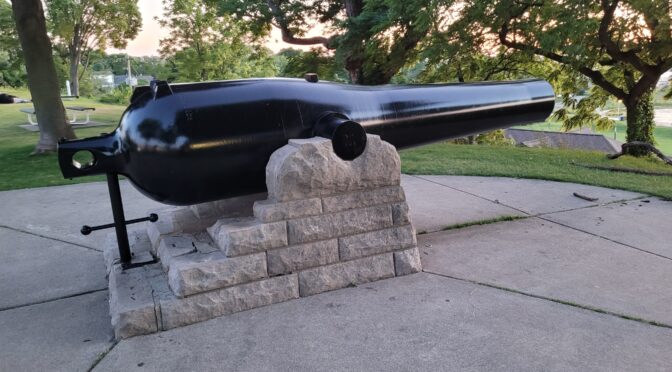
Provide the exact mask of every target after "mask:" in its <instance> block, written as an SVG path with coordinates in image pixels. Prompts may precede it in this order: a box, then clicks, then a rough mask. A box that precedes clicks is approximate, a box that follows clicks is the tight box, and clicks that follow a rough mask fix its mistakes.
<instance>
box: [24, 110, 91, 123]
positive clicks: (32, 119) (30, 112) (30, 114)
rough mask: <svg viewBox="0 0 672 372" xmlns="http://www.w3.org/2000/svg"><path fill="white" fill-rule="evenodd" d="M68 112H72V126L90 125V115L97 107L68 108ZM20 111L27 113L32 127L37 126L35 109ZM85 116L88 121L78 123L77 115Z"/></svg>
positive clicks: (70, 121)
mask: <svg viewBox="0 0 672 372" xmlns="http://www.w3.org/2000/svg"><path fill="white" fill-rule="evenodd" d="M65 109H66V110H68V111H72V119H70V120H68V122H69V123H70V124H73V125H78V124H88V123H89V121H91V119H90V115H91V112H92V111H96V109H95V107H85V106H66V107H65ZM19 111H21V112H23V113H25V114H26V115H27V116H28V122H29V123H30V124H32V125H37V118H36V117H35V109H34V108H22V109H19ZM78 113H79V114H85V115H86V120H84V121H77V114H78Z"/></svg>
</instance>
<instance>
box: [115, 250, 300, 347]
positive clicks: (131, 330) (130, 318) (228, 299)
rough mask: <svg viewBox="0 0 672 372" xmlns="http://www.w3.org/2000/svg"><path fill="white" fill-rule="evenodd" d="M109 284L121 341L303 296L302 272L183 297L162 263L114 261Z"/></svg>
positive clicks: (117, 333)
mask: <svg viewBox="0 0 672 372" xmlns="http://www.w3.org/2000/svg"><path fill="white" fill-rule="evenodd" d="M220 254H221V253H220ZM109 288H110V315H111V317H112V325H113V328H114V333H115V337H116V338H117V339H122V338H127V337H132V336H137V335H141V334H147V333H153V332H157V331H165V330H168V329H171V328H175V327H180V326H185V325H189V324H193V323H197V322H202V321H205V320H208V319H212V318H215V317H218V316H222V315H227V314H232V313H236V312H239V311H244V310H249V309H253V308H256V307H260V306H266V305H271V304H274V303H278V302H283V301H287V300H291V299H295V298H298V297H299V284H298V279H297V275H296V274H293V275H284V276H279V277H275V278H266V279H261V280H257V281H254V282H250V283H245V284H240V285H235V286H231V287H226V288H222V289H217V290H212V291H208V292H203V293H198V294H194V295H192V296H188V297H184V298H180V297H177V296H175V294H174V293H173V292H172V290H171V289H170V287H169V284H168V277H167V275H166V273H165V272H164V271H163V269H162V267H161V265H160V264H153V265H148V266H143V267H136V268H133V269H128V270H121V268H120V266H119V265H115V266H114V267H113V268H112V270H111V273H110V277H109Z"/></svg>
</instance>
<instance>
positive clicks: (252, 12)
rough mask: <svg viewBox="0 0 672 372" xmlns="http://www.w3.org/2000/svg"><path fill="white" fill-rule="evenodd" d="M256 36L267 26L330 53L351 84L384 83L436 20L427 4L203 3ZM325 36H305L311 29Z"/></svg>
mask: <svg viewBox="0 0 672 372" xmlns="http://www.w3.org/2000/svg"><path fill="white" fill-rule="evenodd" d="M207 1H208V2H209V3H212V4H216V5H217V7H218V9H219V12H220V14H224V15H228V16H231V17H234V18H235V19H237V20H239V21H241V22H242V24H243V25H244V27H245V29H246V30H248V31H251V32H253V33H254V34H255V35H257V36H262V37H263V36H267V35H268V33H269V31H270V30H271V24H274V25H276V26H277V27H279V28H280V30H281V31H282V33H283V40H285V41H286V42H288V43H290V44H296V45H315V46H323V47H325V48H327V49H330V50H334V57H335V60H336V62H337V63H338V64H339V65H340V66H341V67H342V68H344V69H345V70H347V71H348V77H349V80H350V81H351V82H353V83H357V84H385V83H388V82H390V80H391V79H392V77H393V76H394V75H395V74H396V73H397V72H398V71H399V70H400V69H401V68H403V67H404V66H405V65H406V64H407V62H409V61H413V60H414V58H415V56H416V55H417V52H418V50H419V47H420V44H421V43H422V41H423V40H424V38H425V37H426V36H427V35H428V33H429V31H430V29H431V28H432V27H433V25H434V24H435V18H436V17H438V13H437V12H436V8H435V4H436V1H433V0H413V1H398V0H343V1H341V0H325V1H312V0H251V1H239V0H207ZM316 23H318V24H320V26H321V27H320V29H322V30H324V32H325V33H326V34H329V35H330V36H306V35H307V34H309V33H311V31H313V30H314V29H315V26H314V25H315V24H316Z"/></svg>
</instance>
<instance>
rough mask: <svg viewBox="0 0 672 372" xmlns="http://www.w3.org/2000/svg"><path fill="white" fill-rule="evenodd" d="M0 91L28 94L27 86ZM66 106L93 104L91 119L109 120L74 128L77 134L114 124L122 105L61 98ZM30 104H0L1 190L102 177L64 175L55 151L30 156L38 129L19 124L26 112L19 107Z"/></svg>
mask: <svg viewBox="0 0 672 372" xmlns="http://www.w3.org/2000/svg"><path fill="white" fill-rule="evenodd" d="M0 92H2V93H8V94H13V95H15V96H17V97H21V98H30V93H29V92H28V91H27V90H15V89H6V88H0ZM64 104H65V105H66V106H69V105H77V106H89V107H95V108H96V111H94V112H93V113H92V114H91V120H92V121H96V122H99V123H105V124H109V125H106V126H100V127H93V128H82V129H77V130H76V134H77V136H78V137H79V138H84V137H91V136H96V135H99V134H100V133H102V132H110V131H112V130H113V129H114V128H116V126H117V123H118V121H119V118H120V117H121V113H122V112H123V111H124V108H125V107H124V106H120V105H107V104H102V103H100V102H97V101H95V100H92V99H87V98H81V99H77V100H72V101H64ZM30 107H33V105H32V104H31V103H21V104H10V105H0V190H10V189H21V188H27V187H39V186H52V185H63V184H72V183H79V182H91V181H98V180H103V179H104V177H83V178H75V179H73V180H66V179H63V176H62V175H61V172H60V170H59V168H58V164H57V160H56V155H37V156H31V155H30V153H31V152H32V151H33V148H34V146H35V144H36V143H37V139H38V136H39V134H38V132H28V131H26V130H24V129H23V128H20V127H19V125H21V124H27V123H28V122H27V120H26V114H24V113H22V112H19V109H21V108H30Z"/></svg>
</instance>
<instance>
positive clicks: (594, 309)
mask: <svg viewBox="0 0 672 372" xmlns="http://www.w3.org/2000/svg"><path fill="white" fill-rule="evenodd" d="M422 272H423V273H427V274H431V275H436V276H440V277H443V278H448V279H454V280H459V281H462V282H465V283H471V284H475V285H479V286H483V287H488V288H493V289H498V290H501V291H505V292H510V293H516V294H519V295H522V296H527V297H532V298H536V299H539V300H544V301H550V302H554V303H557V304H561V305H566V306H571V307H575V308H578V309H583V310H588V311H592V312H594V313H598V314H605V315H610V316H614V317H617V318H621V319H626V320H631V321H635V322H638V323H642V324H647V325H652V326H655V327H661V328H669V329H672V325H669V324H665V323H660V322H657V321H655V320H647V319H644V318H639V317H635V316H631V315H626V314H620V313H616V312H613V311H609V310H604V309H600V308H597V307H592V306H589V305H582V304H578V303H576V302H571V301H565V300H560V299H557V298H552V297H546V296H542V295H537V294H534V293H528V292H523V291H519V290H517V289H513V288H507V287H502V286H498V285H495V284H490V283H485V282H479V281H477V280H471V279H464V278H458V277H455V276H450V275H446V274H440V273H435V272H432V271H427V270H424V269H423V270H422Z"/></svg>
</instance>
